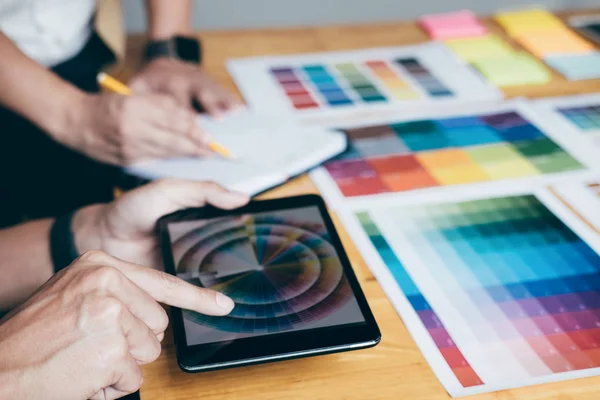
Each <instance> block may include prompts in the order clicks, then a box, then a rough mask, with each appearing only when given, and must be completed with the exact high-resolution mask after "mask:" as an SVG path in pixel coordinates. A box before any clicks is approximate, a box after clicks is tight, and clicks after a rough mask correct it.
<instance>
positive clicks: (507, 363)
mask: <svg viewBox="0 0 600 400" xmlns="http://www.w3.org/2000/svg"><path fill="white" fill-rule="evenodd" d="M358 217H359V219H360V221H361V223H362V226H363V228H364V230H365V231H366V232H367V234H368V235H369V237H370V238H371V242H372V243H373V245H374V246H375V248H376V249H377V251H378V252H379V255H380V256H381V259H382V260H383V261H384V262H385V264H386V266H387V268H388V269H389V270H390V271H391V272H392V274H393V275H394V277H395V279H396V280H397V283H398V285H399V287H400V288H401V289H402V290H403V291H404V293H405V294H406V296H407V298H408V299H409V301H410V303H411V305H412V306H413V308H414V309H415V311H416V312H417V314H418V315H419V316H420V317H421V320H422V322H423V324H424V325H425V326H426V328H427V329H428V331H429V333H430V335H431V337H432V339H433V341H434V342H435V344H436V346H437V347H438V349H439V351H440V352H441V353H442V355H444V358H445V359H446V361H447V362H448V365H449V366H450V368H451V369H452V370H453V372H454V374H455V375H456V377H457V379H458V380H459V381H460V382H461V384H462V385H463V387H469V386H474V385H478V384H480V383H481V381H480V380H479V377H481V379H482V380H483V383H484V384H499V381H498V380H502V379H503V380H505V382H504V384H505V385H506V383H507V382H508V383H510V382H513V381H518V382H526V379H527V378H536V377H542V376H548V375H551V374H555V373H562V372H568V371H577V370H585V369H589V368H596V367H600V257H599V256H598V254H597V253H596V252H595V251H594V250H593V249H592V248H591V247H590V246H589V245H588V244H587V243H585V242H584V241H583V240H582V239H581V238H580V237H579V236H578V235H577V234H576V233H574V232H573V231H572V230H571V229H570V228H569V227H568V226H567V225H566V224H565V223H564V222H562V221H561V220H560V219H558V218H557V217H556V216H555V215H554V214H553V213H552V212H551V211H550V210H549V209H548V208H547V207H546V206H545V205H544V204H543V203H541V202H540V201H539V200H538V199H537V198H536V197H535V196H533V195H521V196H511V197H501V198H491V199H484V200H474V201H465V202H460V203H443V204H428V205H424V206H408V207H393V208H389V209H386V210H377V211H373V212H372V213H371V215H370V216H369V215H366V214H365V213H362V214H359V215H358ZM382 220H383V221H385V228H384V229H382V228H381V227H377V226H376V224H377V223H378V222H377V221H382ZM373 221H375V223H374V222H373ZM382 233H383V234H382ZM392 237H393V241H395V242H396V243H395V244H396V245H400V244H399V243H402V246H403V248H405V249H407V250H408V248H411V249H412V250H411V251H412V252H414V253H415V254H417V256H418V259H419V265H416V264H415V265H410V264H405V265H404V267H403V265H402V264H401V263H400V262H399V261H398V259H397V258H396V256H395V255H394V253H393V251H392V250H391V249H390V247H389V246H388V244H387V242H388V238H392ZM389 240H392V239H389ZM407 246H409V247H407ZM403 257H404V256H403V255H401V257H400V258H401V259H402V260H403V262H405V259H404V258H403ZM407 267H408V268H407ZM423 268H425V269H426V270H427V271H426V272H423V270H422V269H423ZM411 272H412V273H413V274H418V275H411ZM411 276H412V278H411ZM413 281H414V282H417V283H418V284H420V285H425V284H426V285H427V287H428V288H429V289H427V288H426V287H425V286H422V287H421V290H419V288H417V286H416V285H415V284H414V282H413ZM426 282H429V283H426ZM430 285H431V286H430ZM433 287H435V288H436V289H435V290H436V291H440V292H441V293H443V297H437V296H436V297H437V299H438V300H437V301H438V302H437V303H435V304H433V305H432V306H433V307H434V310H428V308H430V307H429V304H431V303H430V302H429V303H428V302H427V299H426V298H423V295H422V294H421V292H425V293H427V292H428V290H433V289H432V288H433ZM430 293H431V292H430ZM441 299H447V301H441ZM450 309H452V310H454V312H457V313H459V314H460V318H461V321H460V323H458V322H457V321H455V320H453V319H452V320H448V321H451V322H449V326H448V327H447V330H446V328H444V326H443V325H442V324H441V323H440V322H439V318H437V317H436V314H437V315H438V316H442V317H443V316H444V315H446V316H447V315H448V314H446V313H447V312H448V310H450ZM442 319H443V318H442ZM438 335H439V336H438ZM440 337H445V339H443V340H440ZM451 337H452V339H451ZM454 341H456V342H457V343H463V344H465V343H468V347H469V351H467V353H468V354H466V353H465V349H464V348H462V353H461V350H460V349H459V348H456V349H455V350H451V351H450V353H451V354H452V355H448V352H449V350H448V349H453V346H454ZM459 347H460V345H459ZM465 357H466V359H465ZM467 360H468V362H467ZM486 376H487V377H488V378H489V379H490V381H486V378H485V377H486ZM492 378H496V379H497V381H496V382H493V380H494V379H492ZM521 384H522V383H521Z"/></svg>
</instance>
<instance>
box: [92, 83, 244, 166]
mask: <svg viewBox="0 0 600 400" xmlns="http://www.w3.org/2000/svg"><path fill="white" fill-rule="evenodd" d="M97 80H98V84H99V85H100V86H101V87H102V88H104V89H106V90H110V91H111V92H115V93H118V94H122V95H125V96H127V95H130V94H131V93H132V91H131V89H129V87H127V85H125V84H124V83H122V82H119V81H118V80H116V79H115V78H113V77H112V76H110V75H108V74H106V73H104V72H100V73H99V74H98V77H97ZM208 148H209V149H210V150H211V151H214V152H215V153H217V154H219V155H220V156H222V157H225V158H229V159H234V158H235V156H234V155H233V154H232V153H231V151H229V150H228V149H227V148H226V147H225V146H223V145H222V144H219V143H217V142H210V143H209V144H208Z"/></svg>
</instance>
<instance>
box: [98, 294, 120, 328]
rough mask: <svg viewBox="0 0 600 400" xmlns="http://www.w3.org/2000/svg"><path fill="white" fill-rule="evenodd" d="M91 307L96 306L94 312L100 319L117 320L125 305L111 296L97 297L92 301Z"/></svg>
mask: <svg viewBox="0 0 600 400" xmlns="http://www.w3.org/2000/svg"><path fill="white" fill-rule="evenodd" d="M93 307H95V308H96V313H97V315H98V317H100V319H102V320H104V321H108V322H115V321H118V320H119V317H120V316H121V313H122V312H123V308H124V307H125V306H124V305H123V303H121V302H120V301H118V300H117V299H114V298H112V297H98V298H97V299H96V300H95V301H94V305H93Z"/></svg>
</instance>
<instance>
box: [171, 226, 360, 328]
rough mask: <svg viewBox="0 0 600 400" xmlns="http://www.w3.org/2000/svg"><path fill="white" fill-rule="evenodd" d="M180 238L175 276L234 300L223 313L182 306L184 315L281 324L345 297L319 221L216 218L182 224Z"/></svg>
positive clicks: (305, 318) (319, 314)
mask: <svg viewBox="0 0 600 400" xmlns="http://www.w3.org/2000/svg"><path fill="white" fill-rule="evenodd" d="M186 243H187V244H186ZM190 243H192V244H191V245H190ZM183 245H185V246H186V249H185V251H184V252H183V255H182V257H181V258H180V260H179V262H178V264H177V273H178V276H185V279H186V280H188V281H190V282H192V283H194V284H196V285H198V286H201V287H206V288H211V289H214V290H217V291H219V292H222V293H224V294H226V295H227V296H229V297H231V298H232V299H233V300H234V301H235V308H234V310H233V312H232V313H231V314H230V315H228V316H226V317H209V316H205V315H201V314H197V313H193V312H189V311H188V312H185V318H186V319H189V320H192V321H194V322H196V323H199V324H202V325H206V326H210V327H213V328H215V329H217V330H221V331H227V332H237V333H253V334H265V333H276V332H282V331H289V330H291V329H295V328H299V327H301V326H303V325H306V324H307V323H310V322H312V321H318V320H321V319H323V318H324V317H326V316H328V315H330V314H331V313H332V312H333V311H335V310H336V309H337V308H338V307H340V306H341V305H343V304H344V303H346V302H347V301H348V299H349V298H350V297H351V289H350V286H349V284H348V281H347V280H346V277H345V275H344V273H343V267H342V265H341V264H340V261H339V259H338V257H337V253H336V250H335V248H334V247H333V246H332V244H331V243H330V242H329V238H328V235H327V232H326V230H325V228H324V226H323V225H322V224H318V223H316V224H313V223H302V222H299V221H298V220H294V219H286V218H281V217H271V216H245V217H242V218H235V219H233V218H223V219H219V220H216V221H213V222H210V223H209V224H207V225H205V226H202V227H200V228H197V229H194V230H192V231H190V232H189V233H187V234H186V235H185V236H183V237H182V238H180V239H179V240H178V241H176V242H175V243H174V244H173V247H174V248H177V247H178V246H183Z"/></svg>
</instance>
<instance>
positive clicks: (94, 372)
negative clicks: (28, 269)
mask: <svg viewBox="0 0 600 400" xmlns="http://www.w3.org/2000/svg"><path fill="white" fill-rule="evenodd" d="M157 302H162V303H166V304H169V305H172V306H176V307H181V308H186V309H190V310H194V311H197V312H199V313H203V314H207V315H226V314H228V313H229V312H231V310H232V309H233V305H234V304H233V301H232V300H231V299H229V298H228V297H226V296H225V295H223V294H220V293H216V292H214V291H212V290H207V289H201V288H198V287H195V286H193V285H190V284H188V283H186V282H184V281H182V280H180V279H178V278H176V277H174V276H172V275H167V274H165V273H164V272H159V271H154V270H151V269H148V268H144V267H141V266H138V265H135V264H130V263H127V262H125V261H121V260H118V259H116V258H113V257H111V256H109V255H107V254H104V253H101V252H97V251H95V252H89V253H86V254H84V255H83V256H81V257H80V258H79V259H78V260H76V261H75V262H74V263H73V264H72V265H71V266H70V267H68V268H66V269H65V270H63V271H61V272H60V273H58V274H56V275H55V276H54V277H53V278H52V279H50V280H49V281H48V282H47V283H46V284H45V285H44V286H42V287H41V288H40V290H38V292H37V293H36V294H34V295H33V296H32V297H31V298H30V299H29V300H28V301H27V302H25V303H24V304H23V305H22V306H21V307H19V308H18V309H17V310H15V311H14V312H13V313H12V314H11V316H9V317H8V319H4V320H3V323H2V324H1V325H0V398H2V399H66V400H68V399H88V398H91V399H102V400H105V399H116V398H119V397H122V396H124V395H126V394H128V393H132V392H135V391H136V390H138V389H139V387H140V385H141V384H142V372H141V369H140V365H143V364H146V363H150V362H152V361H154V360H156V358H158V356H159V355H160V351H161V346H160V341H161V340H162V338H163V337H164V331H165V329H166V328H167V325H168V318H167V314H166V313H165V311H164V309H163V308H162V307H161V306H160V305H159V304H158V303H157Z"/></svg>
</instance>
